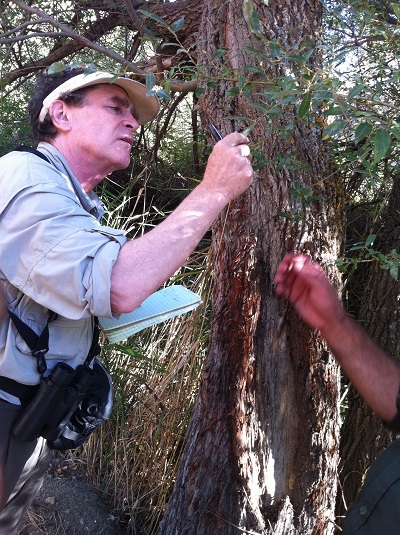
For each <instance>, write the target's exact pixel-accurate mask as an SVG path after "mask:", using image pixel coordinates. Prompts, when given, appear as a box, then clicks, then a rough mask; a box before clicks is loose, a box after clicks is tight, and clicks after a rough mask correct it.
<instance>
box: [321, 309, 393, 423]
mask: <svg viewBox="0 0 400 535" xmlns="http://www.w3.org/2000/svg"><path fill="white" fill-rule="evenodd" d="M322 335H323V336H324V338H325V339H326V341H327V343H328V345H329V346H330V348H331V350H332V352H333V354H334V355H335V357H336V359H337V360H338V362H339V364H340V366H341V367H342V369H343V372H344V374H345V375H346V376H347V377H348V378H349V380H350V381H351V382H352V384H353V385H354V387H355V388H356V389H357V391H358V392H359V394H360V395H361V397H362V398H363V399H364V400H365V402H366V403H367V404H368V405H369V406H370V407H371V409H372V410H373V411H374V412H375V413H376V414H377V415H378V416H379V417H381V418H382V419H383V420H385V421H386V422H390V421H391V420H393V418H394V417H395V416H396V414H397V408H396V399H397V393H398V390H399V387H400V366H399V364H398V363H397V362H396V361H395V360H394V359H393V358H392V357H390V356H389V355H388V354H387V353H385V352H384V351H383V350H382V349H381V348H380V347H379V346H377V344H375V342H374V341H373V340H372V339H371V338H370V336H369V335H368V334H367V332H366V331H365V330H364V329H363V328H362V327H361V326H360V325H359V324H358V323H357V322H356V321H354V320H353V319H352V318H351V317H350V316H348V315H346V316H345V317H343V318H342V320H341V321H340V322H335V321H332V324H331V325H330V326H329V327H327V328H326V329H325V330H324V331H323V332H322Z"/></svg>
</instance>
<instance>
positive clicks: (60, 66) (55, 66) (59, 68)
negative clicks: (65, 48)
mask: <svg viewBox="0 0 400 535" xmlns="http://www.w3.org/2000/svg"><path fill="white" fill-rule="evenodd" d="M63 71H65V65H64V63H62V61H56V63H52V64H51V65H50V67H49V68H48V69H47V73H48V74H56V73H57V72H63Z"/></svg>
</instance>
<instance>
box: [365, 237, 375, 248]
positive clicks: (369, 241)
mask: <svg viewBox="0 0 400 535" xmlns="http://www.w3.org/2000/svg"><path fill="white" fill-rule="evenodd" d="M375 240H376V234H370V235H369V236H368V238H367V239H366V241H365V247H369V246H370V245H372V244H373V243H374V241H375Z"/></svg>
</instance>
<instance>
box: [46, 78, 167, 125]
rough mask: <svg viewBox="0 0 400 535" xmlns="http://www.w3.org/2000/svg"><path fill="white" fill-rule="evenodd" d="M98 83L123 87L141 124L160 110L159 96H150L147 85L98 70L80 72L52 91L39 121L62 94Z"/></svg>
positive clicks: (152, 117) (149, 119) (151, 118)
mask: <svg viewBox="0 0 400 535" xmlns="http://www.w3.org/2000/svg"><path fill="white" fill-rule="evenodd" d="M97 84H114V85H118V86H119V87H122V89H124V91H125V92H126V93H127V95H128V98H129V100H130V102H132V104H133V106H134V108H135V112H136V119H137V120H138V122H139V124H145V123H148V122H149V121H151V120H153V119H154V118H155V117H156V116H157V114H158V112H159V110H160V103H159V101H158V98H157V97H156V96H154V95H151V96H148V95H147V93H148V90H147V87H146V86H144V85H143V84H141V83H139V82H136V81H135V80H131V79H130V78H123V77H121V76H115V75H113V74H110V73H108V72H101V71H96V72H92V73H89V74H86V73H82V74H78V75H77V76H74V77H73V78H70V79H69V80H67V81H66V82H64V83H63V84H61V85H60V86H58V87H57V88H56V89H55V90H54V91H52V92H51V93H50V94H49V95H48V96H47V97H46V98H45V99H44V100H43V108H42V110H41V112H40V115H39V121H43V119H44V117H45V115H46V113H47V112H48V110H49V107H50V104H51V103H52V102H54V101H55V100H57V99H58V98H60V96H61V95H62V94H64V93H67V92H72V91H76V90H77V89H81V88H83V87H89V86H91V85H97Z"/></svg>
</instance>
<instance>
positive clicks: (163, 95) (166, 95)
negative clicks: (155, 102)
mask: <svg viewBox="0 0 400 535" xmlns="http://www.w3.org/2000/svg"><path fill="white" fill-rule="evenodd" d="M156 96H157V97H158V98H163V99H164V100H171V95H170V94H169V93H168V91H166V90H165V89H159V90H158V91H157V93H156Z"/></svg>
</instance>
